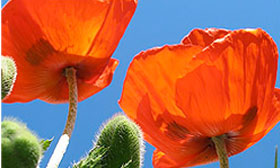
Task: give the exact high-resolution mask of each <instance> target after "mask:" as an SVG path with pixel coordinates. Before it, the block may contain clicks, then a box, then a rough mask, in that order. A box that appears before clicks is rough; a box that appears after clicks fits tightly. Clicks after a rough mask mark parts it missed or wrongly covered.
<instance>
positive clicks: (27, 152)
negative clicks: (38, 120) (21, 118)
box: [1, 120, 42, 168]
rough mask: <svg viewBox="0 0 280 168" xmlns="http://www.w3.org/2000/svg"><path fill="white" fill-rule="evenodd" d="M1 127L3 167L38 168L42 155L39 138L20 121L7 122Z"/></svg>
mask: <svg viewBox="0 0 280 168" xmlns="http://www.w3.org/2000/svg"><path fill="white" fill-rule="evenodd" d="M1 126H2V128H1V130H2V133H1V134H2V135H1V136H2V144H1V145H2V153H1V154H2V167H3V168H36V166H37V165H38V162H39V160H40V158H41V153H42V149H41V145H40V142H39V140H38V139H37V137H36V136H35V135H33V134H32V133H31V132H30V131H29V130H28V128H27V127H26V126H25V125H24V124H23V123H20V122H18V121H9V120H5V121H3V122H2V124H1Z"/></svg>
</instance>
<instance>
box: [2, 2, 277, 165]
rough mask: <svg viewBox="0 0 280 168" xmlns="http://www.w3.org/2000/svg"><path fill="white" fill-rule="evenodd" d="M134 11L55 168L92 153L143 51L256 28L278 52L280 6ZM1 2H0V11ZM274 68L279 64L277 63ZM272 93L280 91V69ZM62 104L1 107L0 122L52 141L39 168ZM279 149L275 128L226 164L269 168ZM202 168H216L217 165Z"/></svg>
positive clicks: (145, 7)
mask: <svg viewBox="0 0 280 168" xmlns="http://www.w3.org/2000/svg"><path fill="white" fill-rule="evenodd" d="M138 1H139V2H138V7H137V10H136V12H135V15H134V17H133V19H132V20H131V22H130V24H129V26H128V28H127V31H126V33H125V35H124V36H123V38H122V40H121V41H120V43H119V46H118V48H117V49H116V51H115V53H114V55H113V57H114V58H117V59H118V60H119V61H120V64H119V66H118V68H117V69H116V71H115V75H114V79H113V81H112V83H111V85H110V86H109V87H107V88H105V89H104V90H103V91H101V92H99V93H98V94H96V95H94V96H92V97H90V98H89V99H87V100H85V101H83V102H81V103H79V105H78V116H77V121H76V127H75V129H74V133H73V135H72V139H71V142H70V144H69V148H68V151H67V153H66V155H65V157H64V159H63V161H62V164H61V165H60V167H63V168H64V167H68V166H69V165H71V163H73V162H74V161H78V160H80V158H81V157H82V156H84V155H85V154H86V152H87V151H88V150H90V149H91V148H92V141H93V140H94V139H95V135H96V133H97V131H98V130H99V126H100V125H101V124H102V123H103V122H104V121H105V120H107V119H108V118H110V117H111V116H112V115H113V114H115V113H117V112H120V111H121V109H120V107H119V105H118V103H117V102H118V100H119V98H120V95H121V91H122V82H123V80H124V77H125V74H126V71H127V68H128V66H129V63H130V62H131V60H132V58H133V57H134V56H135V55H136V54H137V53H139V52H140V51H142V50H146V49H149V48H152V47H155V46H162V45H164V44H177V43H179V42H180V41H181V39H182V38H183V37H184V36H185V35H186V34H188V32H190V30H192V29H193V28H207V27H216V28H227V29H231V30H233V29H240V28H247V27H250V28H256V27H260V28H262V29H264V30H265V31H267V32H268V33H269V34H270V35H271V36H272V38H273V39H274V41H275V42H276V44H277V46H278V48H280V1H279V0H235V1H234V2H228V1H225V0H207V1H206V0H138ZM5 3H6V1H5V0H4V1H2V6H3V4H5ZM278 64H280V62H279V60H278ZM276 87H280V68H278V77H277V83H276ZM67 112H68V105H67V104H59V105H54V104H48V103H45V102H42V101H40V100H35V101H33V102H30V103H26V104H19V103H16V104H2V117H5V116H13V117H16V118H18V119H20V120H21V121H23V122H25V123H27V126H28V127H29V128H30V129H32V130H33V131H34V132H36V133H37V134H38V136H39V137H41V138H51V137H54V141H53V143H52V145H51V147H50V148H49V150H48V151H47V152H46V154H45V156H44V158H43V161H42V163H41V167H45V166H46V164H47V161H48V159H49V157H50V155H51V153H52V152H53V150H54V147H55V145H56V143H57V141H58V139H59V137H60V135H61V133H62V131H63V128H64V124H65V122H66V117H67ZM276 145H278V146H280V124H278V125H277V126H276V127H274V129H273V130H272V131H271V132H269V133H268V134H267V135H266V136H265V137H264V138H263V139H262V140H260V141H259V142H258V143H257V144H256V145H254V146H253V147H251V148H250V149H248V150H246V151H245V152H243V153H240V154H238V155H235V156H233V157H231V158H230V166H231V167H232V168H248V167H254V168H264V167H273V162H274V147H275V146H276ZM153 150H154V148H153V147H152V146H151V145H149V144H147V143H146V153H145V161H144V168H151V167H152V163H151V157H152V152H153ZM198 167H201V168H206V167H208V168H216V167H218V163H213V164H209V165H206V166H198Z"/></svg>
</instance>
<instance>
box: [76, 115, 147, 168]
mask: <svg viewBox="0 0 280 168" xmlns="http://www.w3.org/2000/svg"><path fill="white" fill-rule="evenodd" d="M143 153H144V145H143V138H142V133H141V130H140V128H139V127H138V126H137V125H136V124H135V123H133V122H132V121H131V120H129V119H128V118H126V117H125V116H123V115H116V116H114V117H113V118H112V119H110V120H109V121H108V123H107V124H106V125H105V126H104V128H103V129H102V131H101V132H100V134H99V135H98V139H97V142H96V144H95V147H94V148H93V149H92V150H91V151H90V153H89V154H88V156H87V157H86V158H85V159H83V160H81V161H80V162H79V163H78V164H76V165H74V168H93V167H102V168H109V167H121V168H137V167H141V164H142V158H143Z"/></svg>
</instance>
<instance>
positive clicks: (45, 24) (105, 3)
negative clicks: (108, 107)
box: [2, 0, 137, 103]
mask: <svg viewBox="0 0 280 168" xmlns="http://www.w3.org/2000/svg"><path fill="white" fill-rule="evenodd" d="M136 4H137V0H49V1H48V0H11V1H9V2H8V3H7V4H6V5H5V7H4V8H3V10H2V55H4V56H9V57H12V58H13V59H14V60H15V62H16V66H17V70H18V72H17V73H18V75H17V78H16V82H15V84H14V88H13V91H12V92H11V94H10V95H9V96H7V97H6V98H5V99H4V100H3V102H5V103H13V102H28V101H32V100H34V99H41V100H44V101H46V102H49V103H62V102H67V101H68V87H67V81H66V77H65V75H64V74H63V73H64V69H65V68H66V67H70V66H72V67H75V69H76V70H77V82H78V93H79V98H78V99H79V101H81V100H83V99H86V98H87V97H89V96H92V95H93V94H95V93H96V92H98V91H100V90H102V89H103V88H105V87H106V86H107V85H109V84H110V82H111V80H112V75H113V72H114V70H115V68H116V66H117V64H118V61H117V60H115V59H111V58H110V57H111V56H112V54H113V52H114V50H115V49H116V47H117V45H118V42H119V40H120V39H121V37H122V35H123V33H124V31H125V29H126V27H127V25H128V23H129V21H130V19H131V17H132V15H133V13H134V11H135V8H136Z"/></svg>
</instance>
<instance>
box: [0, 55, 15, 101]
mask: <svg viewBox="0 0 280 168" xmlns="http://www.w3.org/2000/svg"><path fill="white" fill-rule="evenodd" d="M16 74H17V70H16V65H15V62H14V61H13V59H12V58H9V57H3V56H2V57H1V89H2V90H1V99H3V98H5V97H6V96H7V95H8V94H10V92H11V91H12V89H13V84H14V82H15V79H16Z"/></svg>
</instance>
